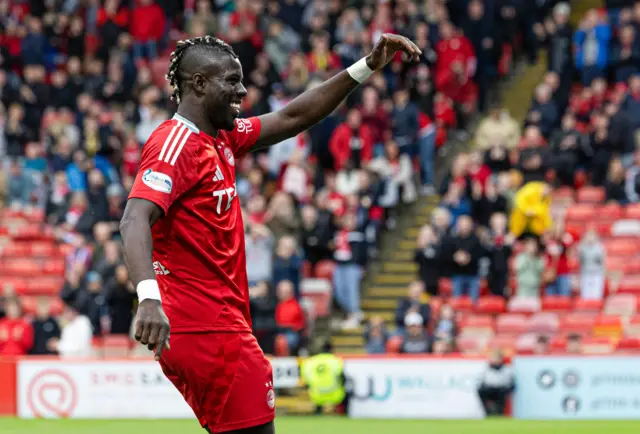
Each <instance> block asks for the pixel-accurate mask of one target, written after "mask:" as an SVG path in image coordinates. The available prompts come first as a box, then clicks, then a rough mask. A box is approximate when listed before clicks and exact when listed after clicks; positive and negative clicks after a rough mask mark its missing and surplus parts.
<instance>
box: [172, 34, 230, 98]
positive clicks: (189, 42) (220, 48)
mask: <svg viewBox="0 0 640 434" xmlns="http://www.w3.org/2000/svg"><path fill="white" fill-rule="evenodd" d="M191 48H201V49H205V50H214V51H217V52H221V53H227V54H229V55H230V56H231V57H233V58H234V59H237V58H238V56H237V55H236V53H235V52H234V51H233V48H231V46H230V45H229V44H227V43H226V42H224V41H222V40H220V39H218V38H215V37H213V36H208V35H207V36H198V37H195V38H190V39H185V40H183V41H178V43H177V44H176V49H175V50H174V51H173V52H172V53H171V59H170V61H169V71H168V72H167V75H166V76H165V78H166V79H167V80H168V81H169V84H170V85H171V88H172V89H173V93H172V95H171V99H172V100H174V101H175V102H176V103H177V104H180V92H181V89H180V85H181V78H180V75H179V73H178V72H179V69H180V62H181V61H182V59H183V58H184V56H185V53H186V52H187V51H190V49H191Z"/></svg>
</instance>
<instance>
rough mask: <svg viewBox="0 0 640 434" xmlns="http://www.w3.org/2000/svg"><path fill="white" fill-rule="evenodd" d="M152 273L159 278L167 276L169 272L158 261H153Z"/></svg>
mask: <svg viewBox="0 0 640 434" xmlns="http://www.w3.org/2000/svg"><path fill="white" fill-rule="evenodd" d="M153 271H154V272H155V273H156V274H158V275H161V276H166V275H167V274H169V270H167V269H166V268H165V266H164V265H162V264H161V263H160V261H155V262H154V263H153Z"/></svg>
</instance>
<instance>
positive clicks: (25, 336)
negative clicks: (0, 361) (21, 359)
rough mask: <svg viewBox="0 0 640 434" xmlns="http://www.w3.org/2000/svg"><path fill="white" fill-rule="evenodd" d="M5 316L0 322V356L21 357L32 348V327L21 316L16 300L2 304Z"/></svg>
mask: <svg viewBox="0 0 640 434" xmlns="http://www.w3.org/2000/svg"><path fill="white" fill-rule="evenodd" d="M4 307H5V314H6V316H5V317H4V318H3V319H1V320H0V356H23V355H25V354H28V353H29V351H30V350H31V347H32V346H33V327H32V326H31V323H29V322H28V321H27V320H26V319H25V318H24V317H23V316H22V309H21V307H20V302H19V301H18V299H17V298H9V299H6V300H5V302H4Z"/></svg>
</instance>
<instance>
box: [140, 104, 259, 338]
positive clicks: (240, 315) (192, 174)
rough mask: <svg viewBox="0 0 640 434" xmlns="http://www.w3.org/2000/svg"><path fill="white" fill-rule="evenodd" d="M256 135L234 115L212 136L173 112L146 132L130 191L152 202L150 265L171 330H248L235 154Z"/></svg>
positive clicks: (254, 124)
mask: <svg viewBox="0 0 640 434" xmlns="http://www.w3.org/2000/svg"><path fill="white" fill-rule="evenodd" d="M259 135H260V121H259V120H258V119H257V118H250V119H237V120H236V127H235V129H234V130H233V131H220V132H219V133H218V136H217V137H216V138H213V137H211V136H209V135H207V134H205V133H203V132H202V131H200V130H198V128H197V127H196V126H195V125H194V124H193V123H191V122H189V121H188V120H187V119H185V118H183V117H182V116H180V115H175V116H174V117H173V119H171V120H169V121H166V122H164V123H163V124H162V125H160V126H159V127H158V128H157V129H156V130H155V131H154V132H153V134H151V137H150V138H149V140H148V141H147V143H146V144H145V146H144V148H143V150H142V160H141V162H140V170H139V171H138V175H137V177H136V180H135V183H134V185H133V189H132V190H131V193H130V194H129V198H130V199H131V198H141V199H146V200H149V201H151V202H153V203H155V204H157V205H158V206H159V207H160V208H162V210H163V211H164V216H163V217H162V218H161V219H159V220H158V221H157V222H156V223H155V224H154V225H153V228H152V230H151V231H152V234H153V266H154V270H155V272H156V275H157V279H158V285H159V286H160V292H161V294H162V305H163V307H164V310H165V312H166V313H167V316H168V317H169V323H170V324H171V331H172V332H199V331H233V332H246V331H251V318H250V316H249V286H248V282H247V269H246V254H245V247H244V226H243V224H242V212H241V210H240V201H239V199H238V194H237V192H236V185H235V182H236V176H235V167H234V166H235V161H236V160H239V159H240V158H242V156H243V155H245V154H246V153H247V152H248V151H249V149H250V148H251V146H253V145H254V144H255V142H256V141H257V140H258V136H259Z"/></svg>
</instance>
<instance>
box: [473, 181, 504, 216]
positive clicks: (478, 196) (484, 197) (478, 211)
mask: <svg viewBox="0 0 640 434" xmlns="http://www.w3.org/2000/svg"><path fill="white" fill-rule="evenodd" d="M496 184H497V182H496V181H495V179H493V178H487V180H486V181H485V182H481V181H474V182H473V184H472V188H471V192H472V193H471V194H472V197H471V210H472V213H471V215H472V216H473V220H474V221H475V222H476V223H477V224H478V225H480V226H481V227H489V221H490V219H491V216H492V215H494V214H495V213H506V212H507V208H508V202H507V198H506V196H505V195H503V194H501V193H499V192H498V187H497V185H496ZM483 190H484V191H483Z"/></svg>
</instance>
